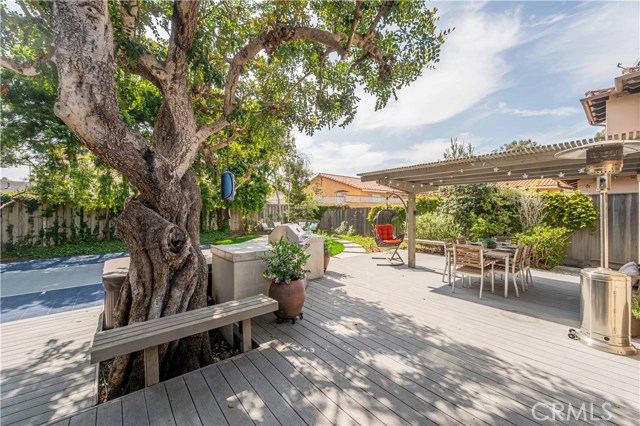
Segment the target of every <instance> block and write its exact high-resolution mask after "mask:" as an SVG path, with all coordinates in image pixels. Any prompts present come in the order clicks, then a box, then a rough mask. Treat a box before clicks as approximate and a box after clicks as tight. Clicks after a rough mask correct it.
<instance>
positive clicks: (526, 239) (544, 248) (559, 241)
mask: <svg viewBox="0 0 640 426" xmlns="http://www.w3.org/2000/svg"><path fill="white" fill-rule="evenodd" d="M570 236H571V231H570V230H568V229H566V228H562V227H551V226H545V225H542V226H536V227H535V228H531V229H528V230H527V231H526V232H525V233H522V234H518V235H517V237H518V238H519V239H520V244H533V256H532V259H531V265H532V266H534V267H538V268H542V269H551V268H553V267H554V266H558V265H559V264H560V262H562V261H563V260H564V258H565V256H566V252H567V247H568V246H569V237H570Z"/></svg>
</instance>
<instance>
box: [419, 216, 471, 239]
mask: <svg viewBox="0 0 640 426" xmlns="http://www.w3.org/2000/svg"><path fill="white" fill-rule="evenodd" d="M460 232H461V228H460V225H458V224H457V223H456V222H455V221H454V219H453V218H452V217H451V216H448V215H443V214H437V213H427V214H422V215H420V216H418V217H417V218H416V237H417V238H419V239H423V240H437V241H442V240H444V239H445V238H456V237H457V236H458V235H460Z"/></svg>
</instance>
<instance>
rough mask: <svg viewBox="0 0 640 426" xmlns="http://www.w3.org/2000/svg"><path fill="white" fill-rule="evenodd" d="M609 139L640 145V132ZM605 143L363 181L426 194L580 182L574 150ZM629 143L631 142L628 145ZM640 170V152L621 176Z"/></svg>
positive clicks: (381, 174) (496, 156)
mask: <svg viewBox="0 0 640 426" xmlns="http://www.w3.org/2000/svg"><path fill="white" fill-rule="evenodd" d="M607 140H609V141H611V140H624V141H631V143H633V145H634V146H637V145H638V144H640V130H636V131H632V132H627V133H624V134H620V135H610V136H609V137H608V138H607ZM603 143H606V142H604V140H593V139H588V140H587V139H583V140H578V141H570V142H562V143H557V144H553V145H541V146H535V147H531V148H525V149H520V150H517V151H510V152H499V153H490V154H484V155H477V156H473V157H470V158H463V159H459V160H443V161H436V162H433V163H426V164H416V165H412V166H406V167H397V168H393V169H385V170H378V171H373V172H366V173H361V174H360V175H359V176H360V177H361V178H362V181H363V182H368V181H374V182H377V183H379V184H381V185H387V186H390V187H392V188H395V189H399V190H402V191H406V192H424V191H426V190H429V189H436V188H437V187H439V186H445V185H464V184H473V183H495V182H503V181H512V180H521V179H544V178H556V179H580V178H583V177H587V176H588V175H587V174H586V172H585V157H584V156H579V157H578V158H564V157H562V156H559V154H560V153H562V152H565V151H567V150H570V149H577V148H585V149H586V148H590V147H592V146H593V147H595V146H599V145H602V144H603ZM627 143H629V142H627ZM639 170H640V151H635V152H633V153H631V154H629V155H626V156H625V158H624V168H623V171H622V173H621V175H632V174H636V172H637V171H639Z"/></svg>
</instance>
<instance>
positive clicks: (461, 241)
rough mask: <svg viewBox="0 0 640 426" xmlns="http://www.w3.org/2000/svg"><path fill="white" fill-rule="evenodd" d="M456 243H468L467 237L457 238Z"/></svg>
mask: <svg viewBox="0 0 640 426" xmlns="http://www.w3.org/2000/svg"><path fill="white" fill-rule="evenodd" d="M456 244H467V237H462V236H460V237H458V238H456Z"/></svg>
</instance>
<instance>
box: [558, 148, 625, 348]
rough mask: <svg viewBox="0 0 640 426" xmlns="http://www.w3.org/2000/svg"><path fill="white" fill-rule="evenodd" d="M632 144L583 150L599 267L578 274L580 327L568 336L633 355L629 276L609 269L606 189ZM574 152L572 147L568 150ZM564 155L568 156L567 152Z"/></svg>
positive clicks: (571, 331)
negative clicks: (592, 182)
mask: <svg viewBox="0 0 640 426" xmlns="http://www.w3.org/2000/svg"><path fill="white" fill-rule="evenodd" d="M625 148H626V150H627V152H628V151H629V149H630V148H631V150H633V147H631V146H630V147H628V148H627V147H625V146H624V144H622V143H619V142H615V141H608V142H603V143H602V144H600V145H598V146H596V147H589V148H588V149H586V171H587V174H589V175H592V176H596V187H597V190H598V192H599V194H600V267H599V268H585V269H583V270H582V271H581V273H580V323H581V326H580V330H579V331H576V330H573V329H572V330H570V331H569V337H571V338H575V339H578V340H580V341H581V342H582V343H583V344H585V345H587V346H590V347H593V348H595V349H598V350H601V351H605V352H610V353H614V354H618V355H635V354H636V352H637V351H636V348H635V347H634V346H633V345H632V344H631V278H630V277H629V276H628V275H627V274H624V273H622V272H618V271H614V270H612V269H609V189H610V188H611V177H612V176H613V175H615V174H618V173H620V172H621V171H622V166H623V156H624V153H625ZM571 151H572V153H571V154H574V155H575V153H576V150H571ZM567 156H568V155H567Z"/></svg>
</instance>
